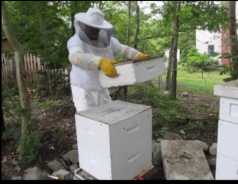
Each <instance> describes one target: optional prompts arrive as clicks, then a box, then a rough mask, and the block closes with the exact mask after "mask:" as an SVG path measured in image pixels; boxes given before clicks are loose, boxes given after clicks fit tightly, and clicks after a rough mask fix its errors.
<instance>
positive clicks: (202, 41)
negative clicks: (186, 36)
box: [196, 30, 222, 54]
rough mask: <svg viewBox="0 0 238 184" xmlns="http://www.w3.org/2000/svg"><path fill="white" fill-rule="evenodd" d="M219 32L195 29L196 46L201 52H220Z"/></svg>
mask: <svg viewBox="0 0 238 184" xmlns="http://www.w3.org/2000/svg"><path fill="white" fill-rule="evenodd" d="M221 36H222V35H221V33H220V32H209V31H207V30H196V48H197V50H198V52H199V53H202V54H212V53H214V52H215V53H219V54H221Z"/></svg>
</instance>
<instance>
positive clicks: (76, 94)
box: [67, 8, 138, 112]
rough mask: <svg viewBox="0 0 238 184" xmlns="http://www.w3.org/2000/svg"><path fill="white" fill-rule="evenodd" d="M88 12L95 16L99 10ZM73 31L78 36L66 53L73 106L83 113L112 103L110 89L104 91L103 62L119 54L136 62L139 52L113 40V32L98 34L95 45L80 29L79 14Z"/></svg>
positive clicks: (104, 31)
mask: <svg viewBox="0 0 238 184" xmlns="http://www.w3.org/2000/svg"><path fill="white" fill-rule="evenodd" d="M88 12H89V13H90V12H91V14H93V15H94V14H96V13H98V9H96V11H95V8H91V9H90V10H88ZM88 12H87V13H88ZM95 12H96V13H95ZM89 13H88V14H89ZM74 27H75V31H76V33H75V34H74V35H73V36H72V37H71V38H70V39H69V40H68V42H67V49H68V52H69V57H68V58H69V61H70V63H71V64H72V68H71V72H70V83H71V91H72V96H73V102H74V105H75V108H76V110H77V112H80V111H83V110H86V109H88V108H90V107H95V106H98V105H101V104H104V103H109V102H110V101H111V97H110V95H109V91H108V89H103V88H102V86H101V84H100V81H99V69H98V64H99V61H100V59H101V58H102V57H107V58H110V59H113V58H114V56H115V54H119V53H121V54H123V55H124V56H125V57H126V58H128V59H133V58H135V56H136V54H137V53H138V51H137V50H135V49H134V48H130V47H128V46H126V45H123V44H121V43H120V42H119V41H118V40H117V39H116V38H114V37H111V36H110V31H107V30H104V29H102V30H101V31H100V32H99V38H98V40H97V41H96V42H92V41H90V40H89V38H88V37H87V36H86V34H85V33H84V32H83V31H82V30H81V29H80V27H79V25H78V19H77V14H76V15H75V21H74Z"/></svg>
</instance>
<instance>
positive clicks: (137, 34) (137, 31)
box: [134, 1, 140, 49]
mask: <svg viewBox="0 0 238 184" xmlns="http://www.w3.org/2000/svg"><path fill="white" fill-rule="evenodd" d="M135 4H136V33H135V40H134V47H135V48H136V49H137V47H138V40H139V38H138V37H139V32H140V6H139V4H138V1H135Z"/></svg>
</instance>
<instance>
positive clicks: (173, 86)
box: [170, 1, 181, 99]
mask: <svg viewBox="0 0 238 184" xmlns="http://www.w3.org/2000/svg"><path fill="white" fill-rule="evenodd" d="M174 3H175V12H174V13H175V14H174V19H173V22H172V30H173V33H172V40H171V49H170V62H171V72H172V73H171V83H170V85H171V87H170V97H171V98H173V99H176V93H177V48H178V38H179V15H178V13H179V11H180V3H181V2H180V1H176V2H174Z"/></svg>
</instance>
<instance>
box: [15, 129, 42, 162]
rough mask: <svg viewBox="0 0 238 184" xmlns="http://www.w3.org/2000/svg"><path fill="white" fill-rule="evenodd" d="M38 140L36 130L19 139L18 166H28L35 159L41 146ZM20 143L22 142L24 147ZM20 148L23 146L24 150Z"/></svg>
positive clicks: (38, 136) (38, 135)
mask: <svg viewBox="0 0 238 184" xmlns="http://www.w3.org/2000/svg"><path fill="white" fill-rule="evenodd" d="M40 139H41V138H40V134H39V132H38V131H37V130H34V131H32V132H30V133H29V134H28V135H27V137H25V136H22V137H21V139H20V143H19V147H18V153H19V155H20V164H22V165H23V166H24V165H28V164H31V163H32V162H33V161H35V160H36V159H37V157H38V153H39V148H40V145H41V143H40ZM22 142H24V145H22ZM21 146H24V150H22V148H21Z"/></svg>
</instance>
